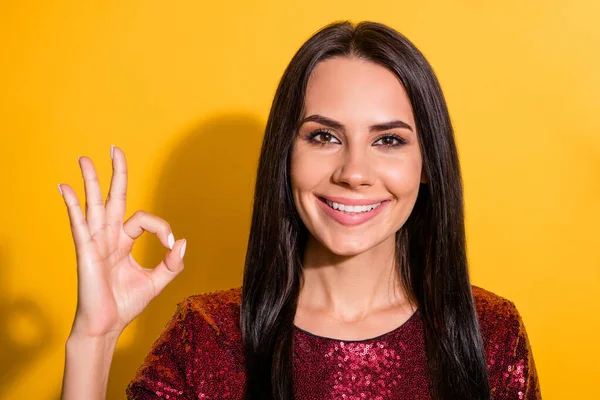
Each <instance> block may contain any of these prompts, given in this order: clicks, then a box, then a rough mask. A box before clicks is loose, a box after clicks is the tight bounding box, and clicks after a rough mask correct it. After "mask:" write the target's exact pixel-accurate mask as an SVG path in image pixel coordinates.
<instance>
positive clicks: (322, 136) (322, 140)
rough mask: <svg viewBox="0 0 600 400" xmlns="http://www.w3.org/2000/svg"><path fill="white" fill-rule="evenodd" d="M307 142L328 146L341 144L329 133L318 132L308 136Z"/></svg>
mask: <svg viewBox="0 0 600 400" xmlns="http://www.w3.org/2000/svg"><path fill="white" fill-rule="evenodd" d="M308 140H309V141H310V142H311V143H314V144H320V145H329V144H340V143H341V142H340V141H339V140H338V139H337V138H336V137H335V136H333V134H332V133H331V132H328V131H324V130H318V131H315V132H313V133H311V134H310V135H308Z"/></svg>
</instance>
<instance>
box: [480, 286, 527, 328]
mask: <svg viewBox="0 0 600 400" xmlns="http://www.w3.org/2000/svg"><path fill="white" fill-rule="evenodd" d="M472 291H473V299H474V300H475V309H476V311H477V316H478V318H479V325H480V329H481V330H482V334H483V335H484V336H486V334H490V333H492V332H491V331H493V330H494V329H497V328H499V327H500V326H503V327H504V328H513V329H518V325H519V324H520V322H519V321H520V319H521V317H520V315H519V311H518V310H517V307H516V306H515V304H514V303H513V302H512V301H510V300H508V299H506V298H504V297H502V296H499V295H497V294H495V293H492V292H490V291H488V290H485V289H483V288H481V287H478V286H472Z"/></svg>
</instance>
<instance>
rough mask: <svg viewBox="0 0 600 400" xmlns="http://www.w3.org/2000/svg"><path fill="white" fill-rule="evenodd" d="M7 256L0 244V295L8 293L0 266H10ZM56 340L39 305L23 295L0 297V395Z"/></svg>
mask: <svg viewBox="0 0 600 400" xmlns="http://www.w3.org/2000/svg"><path fill="white" fill-rule="evenodd" d="M8 258H9V257H8V254H7V253H6V249H3V248H1V247H0V295H1V294H3V293H6V292H7V290H5V287H4V285H3V282H6V280H5V279H4V278H3V276H4V270H3V268H5V267H6V266H8V265H9V263H8V262H7V259H8ZM13 265H15V264H14V263H13ZM21 267H23V268H25V266H21ZM55 339H56V337H55V334H54V332H53V330H52V324H51V321H50V316H49V315H48V314H47V313H46V312H45V311H44V308H43V307H42V305H40V304H38V303H36V302H34V301H32V300H30V299H28V298H23V297H21V298H16V299H14V298H12V299H8V298H6V297H0V398H4V396H5V395H6V392H7V390H8V389H9V388H10V387H11V386H12V385H13V383H14V382H15V381H17V379H18V378H19V377H20V375H21V374H23V373H24V372H26V371H27V368H28V366H29V365H30V364H32V363H34V362H36V361H37V360H38V359H41V358H42V357H43V356H45V353H46V351H48V350H49V348H50V347H51V345H53V344H54V343H53V342H54V341H55Z"/></svg>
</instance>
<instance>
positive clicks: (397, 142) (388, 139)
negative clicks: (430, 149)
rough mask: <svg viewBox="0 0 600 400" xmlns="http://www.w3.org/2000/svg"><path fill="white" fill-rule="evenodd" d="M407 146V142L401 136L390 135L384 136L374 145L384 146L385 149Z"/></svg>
mask: <svg viewBox="0 0 600 400" xmlns="http://www.w3.org/2000/svg"><path fill="white" fill-rule="evenodd" d="M403 144H406V140H404V139H403V138H402V137H401V136H398V135H394V134H388V135H383V136H381V137H380V138H379V139H377V140H376V141H375V143H373V145H375V146H383V147H398V146H402V145H403Z"/></svg>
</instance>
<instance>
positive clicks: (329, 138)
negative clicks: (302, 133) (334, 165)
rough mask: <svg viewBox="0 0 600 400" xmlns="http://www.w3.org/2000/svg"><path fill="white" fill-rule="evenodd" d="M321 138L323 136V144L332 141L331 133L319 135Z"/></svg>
mask: <svg viewBox="0 0 600 400" xmlns="http://www.w3.org/2000/svg"><path fill="white" fill-rule="evenodd" d="M319 136H321V139H322V140H321V141H322V142H330V141H331V133H329V132H323V133H321V134H319Z"/></svg>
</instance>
